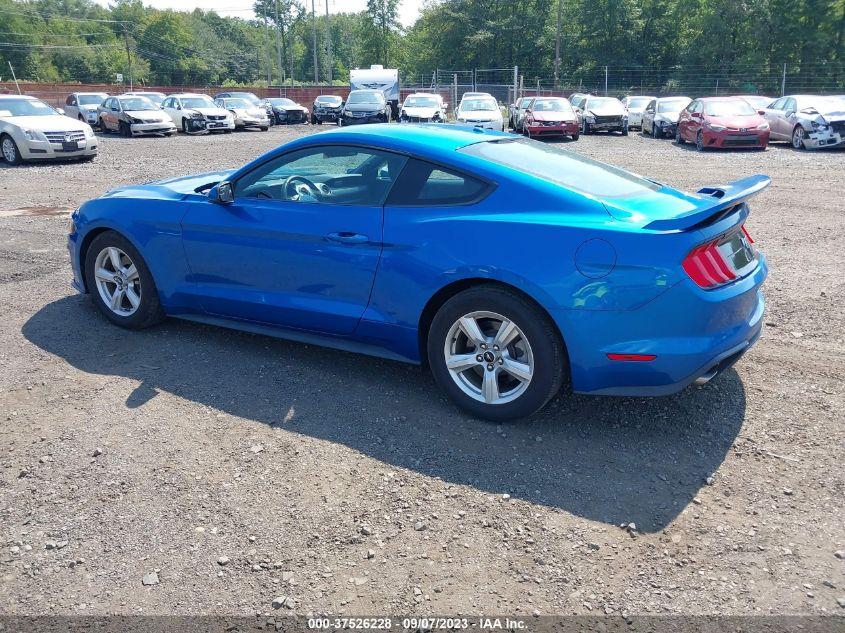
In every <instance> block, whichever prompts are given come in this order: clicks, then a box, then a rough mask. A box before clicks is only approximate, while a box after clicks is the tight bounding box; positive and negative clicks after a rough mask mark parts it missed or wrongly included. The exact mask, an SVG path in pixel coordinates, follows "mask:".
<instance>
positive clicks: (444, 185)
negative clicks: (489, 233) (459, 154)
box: [385, 158, 489, 206]
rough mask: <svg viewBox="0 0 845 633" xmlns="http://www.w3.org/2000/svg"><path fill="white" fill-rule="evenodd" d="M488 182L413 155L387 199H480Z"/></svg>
mask: <svg viewBox="0 0 845 633" xmlns="http://www.w3.org/2000/svg"><path fill="white" fill-rule="evenodd" d="M488 189H489V185H488V184H487V183H485V182H483V181H481V180H478V179H476V178H473V177H471V176H466V175H464V174H461V173H458V172H455V171H452V170H450V169H447V168H445V167H441V166H439V165H433V164H431V163H427V162H425V161H422V160H417V159H415V158H411V159H409V160H408V164H407V165H405V169H403V170H402V174H401V175H400V176H399V180H398V181H397V183H396V186H395V187H393V190H392V191H391V192H390V196H389V197H388V199H387V202H386V203H385V204H386V205H388V206H438V205H440V206H446V205H453V204H470V203H472V202H476V201H477V200H479V199H481V197H482V196H483V195H484V194H485V193H486V192H487V190H488Z"/></svg>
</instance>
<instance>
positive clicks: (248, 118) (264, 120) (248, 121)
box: [214, 97, 270, 132]
mask: <svg viewBox="0 0 845 633" xmlns="http://www.w3.org/2000/svg"><path fill="white" fill-rule="evenodd" d="M214 103H215V104H216V105H217V106H218V107H220V108H223V109H224V110H228V112H229V114H231V115H232V119H233V121H234V124H235V129H236V130H245V129H255V128H257V129H259V130H261V131H262V132H266V131H267V130H268V129H270V119H269V118H268V117H267V111H266V110H264V108H261V107H259V106H256V105H255V104H254V103H252V102H250V101H247V100H246V99H241V98H240V97H221V98H218V99H215V100H214Z"/></svg>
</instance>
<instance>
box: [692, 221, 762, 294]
mask: <svg viewBox="0 0 845 633" xmlns="http://www.w3.org/2000/svg"><path fill="white" fill-rule="evenodd" d="M753 241H754V240H752V239H751V236H750V235H749V234H748V231H747V230H746V229H745V227H744V226H742V227H741V230H739V231H735V232H734V233H732V234H730V235H729V236H727V237H720V238H718V239H715V240H713V241H711V242H707V243H706V244H702V245H700V246H696V247H695V248H694V249H692V250H691V251H690V252H689V254H688V255H687V256H686V257H685V258H684V261H683V267H684V270H685V271H686V273H687V274H688V275H689V276H690V279H692V280H693V281H694V282H695V283H696V284H697V285H698V286H700V287H702V288H708V289H709V288H716V287H717V286H722V285H724V284H727V283H730V282H732V281H734V280H735V279H737V278H739V277H741V276H742V275H743V274H745V273H746V272H747V270H748V269H750V268H752V266H751V264H752V263H753V262H754V261H755V251H754V247H753V246H751V244H752V243H753Z"/></svg>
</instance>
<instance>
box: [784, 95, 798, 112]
mask: <svg viewBox="0 0 845 633" xmlns="http://www.w3.org/2000/svg"><path fill="white" fill-rule="evenodd" d="M783 109H784V110H786V111H787V112H795V111H796V110H797V108H796V106H795V99H793V98H792V97H790V98H789V99H787V100H786V104H785V105H784V108H783Z"/></svg>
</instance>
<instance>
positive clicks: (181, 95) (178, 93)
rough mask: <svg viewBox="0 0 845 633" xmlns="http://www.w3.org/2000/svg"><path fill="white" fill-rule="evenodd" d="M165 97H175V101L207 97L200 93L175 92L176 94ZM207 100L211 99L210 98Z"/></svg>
mask: <svg viewBox="0 0 845 633" xmlns="http://www.w3.org/2000/svg"><path fill="white" fill-rule="evenodd" d="M167 97H168V98H170V97H176V98H177V99H181V98H182V97H208V95H204V94H202V93H201V92H177V93H176V94H172V95H167ZM208 98H209V99H211V97H208Z"/></svg>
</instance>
